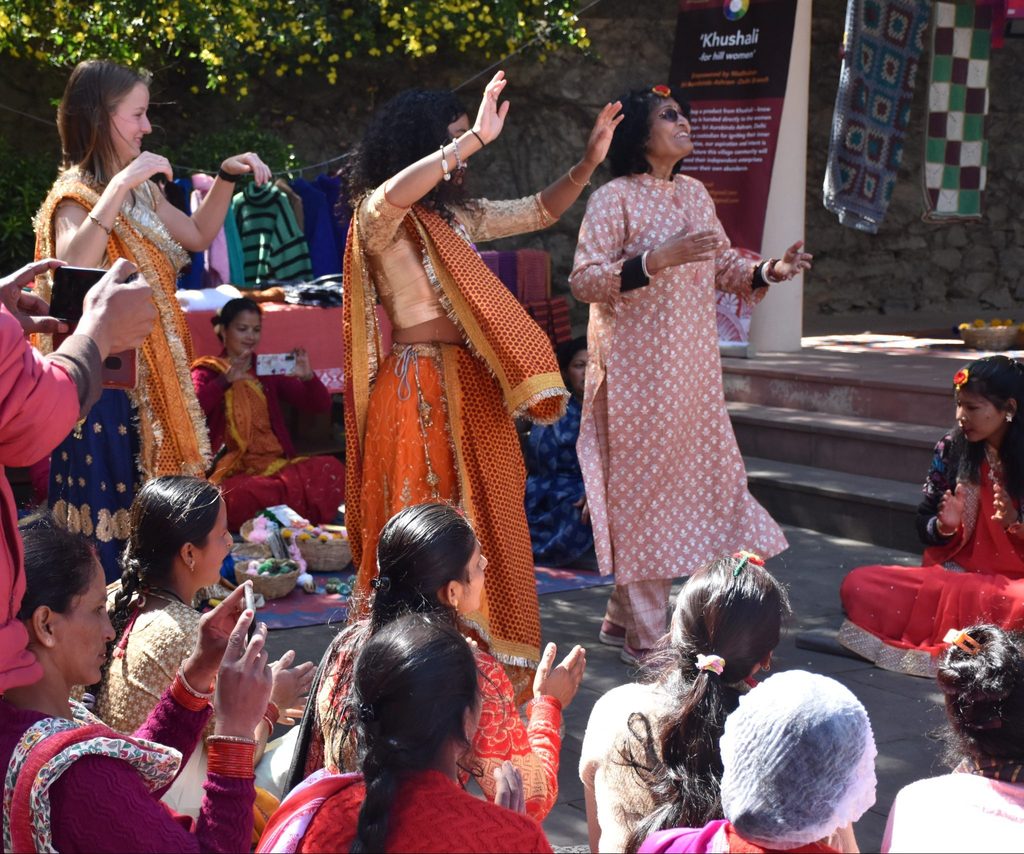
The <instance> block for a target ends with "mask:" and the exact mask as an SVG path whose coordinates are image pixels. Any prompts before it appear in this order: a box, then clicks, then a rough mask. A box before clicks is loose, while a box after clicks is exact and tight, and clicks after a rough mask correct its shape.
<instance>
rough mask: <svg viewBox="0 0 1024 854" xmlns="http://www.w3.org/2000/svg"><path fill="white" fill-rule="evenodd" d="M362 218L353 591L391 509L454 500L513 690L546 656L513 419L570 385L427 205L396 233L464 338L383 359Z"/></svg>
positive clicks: (355, 351)
mask: <svg viewBox="0 0 1024 854" xmlns="http://www.w3.org/2000/svg"><path fill="white" fill-rule="evenodd" d="M358 219H359V217H358V216H356V217H354V218H353V224H352V226H351V228H350V231H349V240H348V245H347V248H346V253H345V295H346V299H345V306H344V336H345V376H346V383H347V394H346V396H345V433H346V465H347V472H346V488H347V501H346V523H347V525H348V530H349V537H350V541H351V544H352V553H353V560H354V561H355V564H356V566H357V567H358V568H359V572H358V577H357V591H358V592H359V593H361V594H362V595H363V596H364V597H365V595H366V593H367V591H368V587H369V582H370V580H371V578H372V577H373V576H374V574H375V573H376V544H377V537H378V535H379V533H380V530H381V528H382V527H383V526H384V524H385V523H386V522H387V520H388V519H390V518H391V516H393V515H394V514H395V513H397V512H398V511H399V510H401V509H402V508H403V507H408V506H410V505H412V504H416V503H420V502H424V501H449V502H454V503H458V504H459V505H460V506H461V507H462V508H463V509H464V510H465V511H466V514H467V516H468V517H469V518H470V520H471V521H472V523H473V527H474V529H475V530H476V533H477V536H478V538H479V540H480V547H481V550H482V551H483V553H484V554H485V555H486V556H487V558H488V561H489V565H488V571H487V576H486V581H485V587H484V598H483V604H482V606H481V609H480V611H479V612H476V613H473V614H470V615H467V618H466V619H467V622H468V623H469V624H470V625H472V626H473V627H474V628H475V629H476V631H477V633H478V634H479V637H480V639H481V641H482V642H483V644H484V646H485V647H486V648H487V649H488V650H489V651H490V653H491V654H492V655H493V656H494V657H495V658H497V659H498V660H499V661H501V662H502V664H504V665H505V666H506V668H507V670H508V672H509V675H510V678H511V679H512V681H513V683H514V685H515V688H516V691H517V694H521V693H522V692H524V691H525V690H526V689H527V687H528V685H529V683H530V680H531V678H532V672H533V669H534V668H536V664H537V661H538V660H539V656H540V615H539V611H538V606H537V590H536V582H535V579H534V574H533V555H532V551H531V547H530V534H529V529H528V528H527V525H526V515H525V511H524V506H523V496H524V492H525V484H526V473H525V468H524V466H523V461H522V454H521V452H520V449H519V440H518V437H517V435H516V431H515V427H514V425H513V422H512V416H526V417H529V418H531V419H532V420H535V421H539V422H552V421H555V420H557V419H558V418H559V417H561V415H562V414H563V413H564V410H565V404H566V400H567V398H568V393H567V392H566V390H565V388H564V387H563V384H562V378H561V375H560V373H559V371H558V366H557V363H556V362H555V359H554V354H553V353H552V350H551V344H550V342H549V341H548V339H547V336H546V335H545V334H544V333H543V332H542V331H541V330H540V328H539V327H538V326H537V325H536V323H534V321H533V320H532V319H531V318H530V317H529V316H528V315H527V314H526V312H525V310H524V309H523V308H522V306H520V305H519V303H517V302H516V300H515V298H514V297H513V296H512V294H511V293H510V292H509V291H508V289H507V288H505V286H504V285H502V284H501V282H500V281H499V280H498V279H497V278H496V277H495V276H494V274H493V273H491V271H490V270H489V269H488V268H487V266H486V265H485V264H484V263H483V261H482V260H481V258H480V256H479V255H478V254H477V253H476V252H475V251H474V250H473V248H472V246H471V245H470V244H469V243H468V242H467V241H466V240H465V239H464V238H463V237H461V236H460V235H459V234H457V233H456V232H455V231H454V230H453V229H452V227H451V226H450V225H448V223H447V222H445V221H444V220H443V219H442V218H441V216H439V215H438V214H437V213H435V212H433V211H430V210H427V209H425V208H423V207H421V206H416V207H414V208H413V209H412V210H411V211H410V212H409V213H408V215H406V217H405V220H404V222H403V223H402V225H401V226H400V228H404V229H406V232H407V234H408V237H409V238H410V239H411V240H412V241H413V242H414V244H415V245H417V246H418V247H419V248H420V249H421V250H422V253H423V259H424V269H425V271H426V273H427V276H428V278H429V279H430V281H431V284H432V286H433V287H434V289H435V291H436V292H437V294H438V297H439V299H440V301H441V304H442V306H443V307H444V308H445V310H446V311H447V312H448V315H449V317H450V318H451V319H452V320H453V322H455V324H456V325H457V326H458V327H459V329H460V330H461V331H462V333H463V335H464V337H465V346H460V345H453V344H422V345H411V346H407V347H396V348H395V352H394V353H392V354H391V355H388V356H386V357H385V355H384V354H382V352H381V342H380V331H379V329H378V326H377V316H376V312H375V310H374V305H375V303H376V294H375V290H374V284H373V281H372V279H371V277H370V276H369V274H368V273H367V272H366V270H365V266H364V258H363V254H362V250H361V242H362V237H361V235H360V227H359V225H358ZM354 613H359V611H358V609H354Z"/></svg>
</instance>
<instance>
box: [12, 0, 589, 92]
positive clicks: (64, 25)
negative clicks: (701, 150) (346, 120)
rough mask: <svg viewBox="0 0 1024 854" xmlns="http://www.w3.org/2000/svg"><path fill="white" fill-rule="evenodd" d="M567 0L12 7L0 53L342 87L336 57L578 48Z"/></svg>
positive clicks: (215, 80) (232, 83) (51, 0)
mask: <svg viewBox="0 0 1024 854" xmlns="http://www.w3.org/2000/svg"><path fill="white" fill-rule="evenodd" d="M576 7H577V3H576V2H575V0H402V2H397V0H335V2H325V0H245V2H240V0H224V2H217V3H211V2H204V0H102V2H101V0H93V2H88V0H86V2H82V0H14V2H13V3H7V4H4V6H3V8H2V9H0V54H8V55H10V56H14V57H22V58H28V59H31V60H33V61H36V62H39V63H49V64H52V65H56V66H58V67H66V66H68V65H71V64H74V63H76V62H79V61H80V60H83V59H89V58H93V57H98V56H101V57H104V58H108V59H113V60H115V61H117V62H121V63H124V64H126V65H131V66H138V65H148V66H151V67H162V66H164V65H166V64H167V62H168V58H169V57H172V58H179V59H180V58H184V59H187V60H191V61H192V62H194V63H197V64H198V65H200V66H201V67H202V68H203V69H204V70H205V74H206V85H207V87H208V88H210V89H217V90H220V91H225V92H234V93H236V94H237V95H238V96H239V97H244V96H243V95H242V89H243V88H246V87H245V84H246V83H247V82H248V81H249V79H250V78H251V77H252V76H254V75H257V76H262V75H269V74H274V75H277V76H281V77H283V76H285V75H291V76H296V77H301V76H303V75H304V74H319V75H322V76H323V77H324V78H326V79H327V80H329V81H330V82H331V83H332V84H334V83H336V82H338V81H339V80H340V81H344V79H345V74H344V68H343V64H344V62H345V61H346V60H352V59H366V58H370V57H383V56H405V57H408V58H411V59H419V58H423V57H429V56H431V55H434V54H442V55H443V54H446V53H449V54H450V53H458V54H464V55H466V56H472V57H475V58H479V59H484V60H486V59H497V58H499V57H500V56H503V55H504V54H506V53H508V52H510V51H512V50H515V49H516V48H518V47H521V46H522V45H524V44H526V43H528V42H531V41H532V40H533V39H535V38H536V39H537V40H538V45H537V47H538V49H539V50H540V51H542V52H543V51H550V50H555V49H557V48H560V47H564V46H572V47H574V48H577V49H580V50H586V48H587V47H588V46H589V40H588V39H587V34H586V30H585V29H584V28H583V27H582V26H581V25H580V23H579V21H578V20H577V18H576V15H575V9H576Z"/></svg>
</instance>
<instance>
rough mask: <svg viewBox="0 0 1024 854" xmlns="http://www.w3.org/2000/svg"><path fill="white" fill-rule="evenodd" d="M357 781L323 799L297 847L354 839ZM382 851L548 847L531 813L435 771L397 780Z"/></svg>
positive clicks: (359, 799) (345, 844)
mask: <svg viewBox="0 0 1024 854" xmlns="http://www.w3.org/2000/svg"><path fill="white" fill-rule="evenodd" d="M364 796H365V790H364V787H363V785H362V783H359V784H357V785H351V786H348V787H347V788H346V789H344V790H343V791H341V792H339V793H338V794H337V795H335V796H334V797H332V798H329V799H328V800H326V801H325V802H324V804H323V806H322V807H320V809H319V810H318V812H317V814H316V815H315V816H314V817H313V820H312V821H311V822H310V825H309V828H308V829H307V830H306V834H305V836H303V838H302V842H301V843H300V845H299V851H300V852H313V851H348V850H349V848H350V847H351V846H352V840H353V839H354V838H355V831H356V823H357V821H358V819H359V808H360V807H361V806H362V803H363V797H364ZM389 828H390V829H389V831H388V837H387V844H386V846H385V850H387V851H389V852H390V851H425V852H429V851H439V852H440V851H467V852H476V851H479V852H489V851H523V852H545V853H546V852H550V851H551V846H550V845H549V844H548V841H547V838H546V837H545V836H544V832H543V831H542V830H541V829H540V825H538V824H537V822H535V821H534V820H533V819H532V818H528V817H527V816H525V815H520V814H519V813H514V812H512V811H511V810H507V809H505V808H504V807H499V806H496V805H495V804H492V803H488V802H487V801H483V800H480V799H478V798H474V797H473V796H472V795H470V794H468V793H466V792H464V791H463V790H462V789H461V788H460V787H459V786H457V785H456V784H455V783H454V782H453V781H452V780H450V779H448V778H447V777H446V776H445V775H444V774H441V773H440V772H438V771H421V772H419V773H416V774H411V775H409V776H408V777H406V778H405V780H403V782H402V783H401V785H400V786H399V788H398V794H397V795H396V796H395V803H394V807H393V808H392V810H391V818H390V821H389Z"/></svg>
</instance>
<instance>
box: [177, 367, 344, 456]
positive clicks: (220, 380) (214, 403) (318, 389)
mask: <svg viewBox="0 0 1024 854" xmlns="http://www.w3.org/2000/svg"><path fill="white" fill-rule="evenodd" d="M222 355H223V354H222ZM257 379H258V380H259V381H260V385H262V386H263V393H264V395H265V396H266V398H267V411H268V413H269V415H270V426H271V427H272V428H273V430H274V435H275V436H276V437H277V441H278V442H280V443H281V447H282V448H283V449H284V453H285V456H287V457H294V456H295V445H294V443H293V442H292V437H291V436H290V435H289V434H288V428H287V427H286V426H285V423H284V413H282V412H281V401H282V400H284V401H286V402H287V403H289V404H290V405H291V406H294V407H295V408H296V409H299V410H302V411H303V412H329V411H330V409H331V393H330V392H329V391H328V390H327V386H325V385H324V384H323V383H322V382H321V381H320V379H319V377H317V375H316V374H313V378H312V379H310V380H306V381H305V382H303V381H302V380H300V379H299V378H298V377H283V376H270V377H257ZM192 384H193V385H194V386H195V389H196V397H197V398H199V405H200V406H201V407H202V409H203V413H204V414H205V415H206V424H207V427H208V428H209V431H210V446H211V447H212V448H213V449H214V451H216V450H217V449H218V448H219V447H220V446H221V445H223V444H224V432H225V430H226V429H227V424H226V418H225V415H224V394H225V392H227V390H228V389H229V388H230V385H229V383H228V382H227V381H226V380H225V375H224V374H222V373H220V372H219V371H215V370H213V369H211V368H205V367H201V366H200V367H196V368H193V369H192Z"/></svg>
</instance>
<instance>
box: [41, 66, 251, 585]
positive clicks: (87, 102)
mask: <svg viewBox="0 0 1024 854" xmlns="http://www.w3.org/2000/svg"><path fill="white" fill-rule="evenodd" d="M148 109H149V79H148V77H146V76H145V75H143V74H140V73H138V72H135V71H133V70H131V69H128V68H125V67H123V66H120V65H116V64H115V63H112V62H105V61H100V60H90V61H88V62H82V63H79V64H78V65H77V66H76V67H75V69H74V71H73V72H72V73H71V77H70V79H69V80H68V84H67V88H66V89H65V91H64V97H63V99H62V100H61V104H60V107H59V109H58V111H57V126H58V129H59V131H60V138H61V148H62V157H63V162H62V168H61V173H60V175H59V177H58V178H57V180H56V182H55V183H54V185H53V187H52V188H51V189H50V192H49V194H48V196H47V197H46V201H44V202H43V206H42V208H41V209H40V211H39V213H38V214H37V216H36V223H35V224H36V255H37V257H56V258H60V259H62V260H64V261H67V262H68V263H69V264H72V265H74V266H78V267H108V266H110V265H111V264H112V263H113V262H114V261H115V260H116V259H118V258H127V259H128V260H130V261H131V262H133V263H134V264H135V265H136V266H137V267H138V268H139V270H140V272H141V273H142V274H143V275H144V276H145V278H146V281H148V282H149V284H150V285H151V287H152V289H153V301H154V303H155V304H156V308H157V322H156V325H155V327H154V329H153V332H152V333H151V334H150V336H149V337H148V338H147V339H146V341H145V343H144V344H143V346H142V348H141V349H140V351H139V359H138V380H137V383H136V386H135V388H134V389H133V390H131V391H129V392H127V393H125V392H122V391H116V390H112V389H107V390H105V391H104V393H103V397H101V398H100V401H99V403H97V404H96V405H95V406H94V407H93V409H92V411H91V412H90V413H89V415H88V417H87V418H86V419H85V421H83V422H82V423H81V424H79V425H78V427H76V428H75V430H74V431H73V432H72V434H71V435H70V436H69V437H68V438H67V439H66V440H65V441H64V442H63V443H62V444H61V445H60V446H59V447H58V448H57V450H56V451H54V453H53V456H52V457H51V465H50V504H51V505H52V506H53V510H54V515H55V516H56V517H57V518H58V519H59V520H60V521H62V522H64V523H66V524H67V527H68V528H70V529H71V530H72V531H81V532H82V533H84V534H86V535H87V536H90V537H93V538H94V539H95V540H96V541H97V544H98V547H99V554H100V558H101V560H102V562H103V566H104V570H105V572H106V575H107V578H108V580H110V579H113V578H116V577H117V576H118V575H119V574H120V572H119V570H118V567H117V556H118V554H119V553H120V551H121V549H122V547H123V545H124V541H125V539H126V538H127V536H128V508H129V507H130V506H131V503H132V497H133V496H134V494H135V490H136V487H137V486H138V484H139V483H141V482H142V481H143V480H146V479H148V478H150V477H156V476H159V475H168V474H188V475H202V474H203V472H204V471H205V469H206V466H207V464H208V461H209V456H210V449H209V442H208V439H207V434H206V425H205V422H204V419H203V413H202V411H201V410H200V408H199V405H198V403H197V401H196V396H195V391H194V390H193V387H192V378H191V375H190V373H189V365H190V363H191V361H192V340H191V337H190V335H189V331H188V327H187V325H186V323H185V317H184V315H183V313H182V311H181V309H180V308H179V307H178V303H177V300H176V299H175V295H174V292H175V288H176V281H177V276H178V272H179V271H180V270H181V268H182V267H183V266H184V265H185V264H186V263H187V262H188V253H189V252H190V251H191V252H195V251H201V250H203V249H205V248H206V247H207V246H209V245H210V243H211V242H212V241H213V238H214V237H215V236H216V234H217V233H218V231H219V230H220V228H221V226H222V225H223V223H224V217H225V215H226V214H227V211H228V207H229V205H230V203H231V197H232V195H233V193H234V188H235V185H236V184H237V182H238V181H239V180H241V179H242V178H243V177H245V176H248V175H251V176H252V177H253V178H254V179H255V181H256V182H257V183H258V184H262V183H264V182H265V181H267V180H269V178H270V170H269V169H268V168H267V166H266V165H265V164H264V163H263V162H262V161H261V160H260V158H259V157H257V156H256V155H255V154H251V153H247V154H240V155H236V156H234V157H229V158H228V159H227V160H225V161H224V162H223V163H222V164H221V168H220V171H219V173H218V176H217V179H216V180H215V181H214V183H213V187H212V189H211V190H210V192H209V193H208V194H207V196H206V198H205V200H204V201H203V203H202V204H201V205H200V206H199V207H198V208H197V209H196V210H195V212H194V213H193V214H192V216H191V217H190V216H187V215H185V214H184V213H182V212H181V211H179V210H177V209H176V208H175V207H174V206H173V205H171V204H169V203H168V202H167V200H166V199H165V198H164V197H163V195H162V194H161V192H160V191H159V190H158V189H157V188H156V187H154V185H153V183H152V182H151V181H150V180H149V179H150V178H152V177H153V176H155V175H166V176H167V177H168V178H169V179H170V178H173V175H172V171H171V165H170V163H169V162H168V160H167V159H166V158H165V157H162V156H160V155H158V154H155V153H153V152H148V151H143V150H142V142H143V139H144V138H145V136H146V135H147V134H149V133H150V131H151V130H152V127H151V126H150V123H149V118H148V116H147V113H148ZM37 289H38V290H39V291H40V292H41V294H42V296H43V297H48V296H49V289H50V282H49V280H48V279H47V278H45V277H41V278H40V279H39V280H38V281H37ZM38 343H39V344H40V346H41V348H42V349H44V350H46V349H48V347H49V346H50V342H49V341H48V340H45V339H44V340H40V341H39V342H38Z"/></svg>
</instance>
